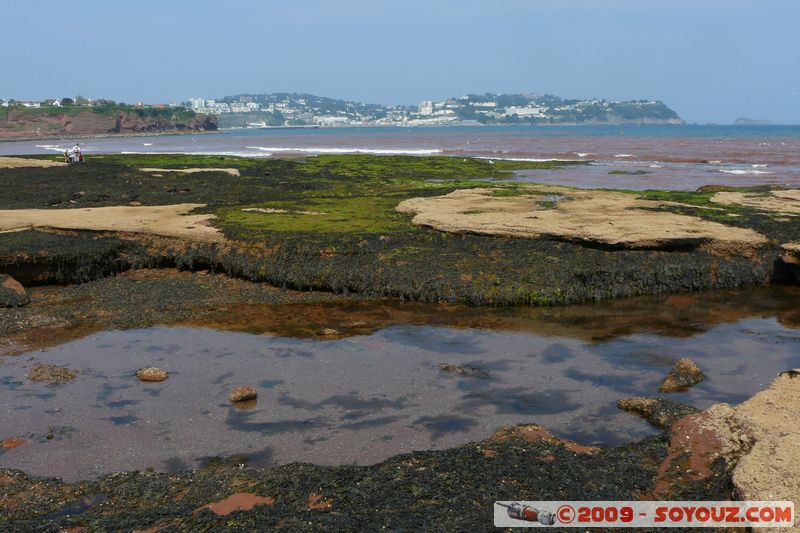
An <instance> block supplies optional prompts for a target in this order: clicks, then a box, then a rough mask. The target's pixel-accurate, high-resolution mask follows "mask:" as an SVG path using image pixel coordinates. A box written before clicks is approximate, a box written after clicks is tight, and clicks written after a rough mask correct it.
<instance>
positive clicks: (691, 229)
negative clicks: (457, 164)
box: [397, 187, 767, 253]
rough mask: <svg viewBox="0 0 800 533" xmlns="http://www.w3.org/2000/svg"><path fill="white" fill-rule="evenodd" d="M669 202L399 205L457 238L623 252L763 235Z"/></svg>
mask: <svg viewBox="0 0 800 533" xmlns="http://www.w3.org/2000/svg"><path fill="white" fill-rule="evenodd" d="M662 205H669V203H667V202H658V201H652V200H643V199H639V198H637V197H636V196H634V195H631V194H626V193H617V192H609V191H599V190H574V189H565V188H561V187H538V188H536V189H531V194H526V195H522V196H493V190H492V189H483V188H479V189H460V190H456V191H453V192H451V193H450V194H446V195H444V196H436V197H430V198H412V199H410V200H405V201H403V202H401V203H400V204H399V205H398V206H397V211H398V212H400V213H407V214H414V215H415V216H414V218H413V219H412V223H413V224H415V225H419V226H429V227H432V228H435V229H438V230H441V231H448V232H452V233H478V234H485V235H508V236H516V237H532V238H536V237H549V238H556V239H563V240H567V241H573V242H584V243H601V244H605V245H613V246H620V247H625V248H658V247H667V246H670V245H676V244H697V245H699V244H704V243H710V244H712V245H713V244H718V245H721V246H722V248H724V249H727V250H728V251H732V252H734V253H746V252H745V251H743V250H739V251H738V252H737V251H736V250H731V248H733V247H732V246H731V245H734V246H735V247H739V248H747V249H752V247H757V246H761V245H762V244H764V243H765V242H766V240H767V239H766V237H764V236H763V235H761V234H759V233H757V232H755V231H753V230H750V229H744V228H735V227H731V226H725V225H723V224H719V223H717V222H711V221H708V220H703V219H701V218H699V217H694V216H689V215H681V214H676V213H670V212H666V211H656V210H653V209H655V208H658V207H659V206H662Z"/></svg>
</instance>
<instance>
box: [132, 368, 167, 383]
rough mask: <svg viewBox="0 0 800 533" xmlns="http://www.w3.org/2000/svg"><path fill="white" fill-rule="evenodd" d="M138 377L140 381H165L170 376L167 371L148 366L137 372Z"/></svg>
mask: <svg viewBox="0 0 800 533" xmlns="http://www.w3.org/2000/svg"><path fill="white" fill-rule="evenodd" d="M136 377H137V378H139V381H164V380H165V379H167V377H169V376H168V375H167V372H166V371H165V370H162V369H160V368H157V367H154V366H148V367H146V368H140V369H139V370H137V371H136Z"/></svg>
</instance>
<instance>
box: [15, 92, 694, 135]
mask: <svg viewBox="0 0 800 533" xmlns="http://www.w3.org/2000/svg"><path fill="white" fill-rule="evenodd" d="M13 109H16V110H18V111H17V113H16V114H17V115H19V113H20V112H24V111H26V110H27V111H28V112H35V113H37V114H42V113H45V114H48V115H57V114H60V113H66V112H71V113H75V112H79V111H80V110H81V109H83V110H86V111H92V112H94V113H106V114H108V113H113V112H116V111H119V110H124V111H127V112H136V110H147V111H164V112H170V110H171V111H172V112H174V113H187V112H188V113H195V114H200V115H207V116H209V117H215V119H212V120H216V123H217V125H218V127H219V128H223V129H235V128H269V127H356V126H448V125H474V126H480V125H492V124H542V125H544V124H683V120H681V118H680V117H679V116H678V115H677V113H675V112H674V111H673V110H672V109H670V108H669V107H667V106H666V105H665V104H664V103H663V102H660V101H656V100H630V101H624V102H615V101H608V100H601V99H584V100H568V99H563V98H559V97H557V96H553V95H546V94H545V95H536V94H491V93H486V94H482V95H477V94H468V95H465V96H461V97H458V98H448V99H446V100H441V101H434V100H425V101H422V102H420V103H419V104H418V105H416V106H406V105H398V106H384V105H379V104H364V103H360V102H354V101H349V100H341V99H336V98H327V97H323V96H315V95H311V94H297V93H273V94H240V95H235V96H226V97H223V98H218V99H206V98H189V99H188V100H187V101H185V102H181V103H171V104H164V103H155V104H145V103H142V102H138V103H136V104H122V103H118V102H114V101H112V100H105V99H97V100H91V99H89V98H85V97H82V96H77V97H74V98H73V97H68V98H51V99H47V100H42V101H27V100H12V99H9V100H4V99H0V118H2V116H6V117H7V118H8V117H10V116H12V114H11V113H9V111H10V110H13ZM140 112H143V111H140Z"/></svg>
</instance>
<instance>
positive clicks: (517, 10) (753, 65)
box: [0, 0, 800, 124]
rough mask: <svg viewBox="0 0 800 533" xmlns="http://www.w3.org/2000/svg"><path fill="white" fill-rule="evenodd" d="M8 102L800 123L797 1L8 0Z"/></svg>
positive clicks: (3, 46)
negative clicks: (666, 114)
mask: <svg viewBox="0 0 800 533" xmlns="http://www.w3.org/2000/svg"><path fill="white" fill-rule="evenodd" d="M1 17H2V31H0V50H2V57H3V59H2V63H3V68H2V76H0V98H2V97H4V98H18V99H23V98H31V99H43V98H50V97H61V96H66V95H76V94H81V95H85V96H89V97H92V98H112V99H116V100H122V101H126V102H135V101H139V100H141V101H146V102H172V101H183V100H186V99H187V98H189V97H192V96H204V97H206V98H213V97H219V96H224V95H228V94H236V93H242V92H277V91H290V92H295V91H296V92H310V93H315V94H319V95H323V96H333V97H340V98H347V99H353V100H360V101H365V102H376V103H383V104H413V103H416V102H418V101H420V100H423V99H428V98H433V99H439V98H445V97H448V96H459V95H462V94H465V93H472V92H474V93H482V92H538V93H543V92H547V93H552V94H557V95H559V96H564V97H601V98H607V99H615V100H620V99H631V98H647V99H650V98H652V99H660V100H663V101H665V102H666V103H667V104H668V105H670V106H671V107H672V108H673V109H675V110H676V111H677V112H678V113H679V114H680V115H681V116H682V117H683V118H685V119H686V120H688V121H691V122H701V123H702V122H707V121H713V122H719V123H728V122H731V121H733V120H735V119H736V118H738V117H740V116H746V117H750V118H758V119H770V120H773V121H775V122H778V123H794V124H799V123H800V68H798V64H799V63H800V59H799V58H800V31H798V25H800V0H494V1H491V2H490V1H488V0H483V1H476V0H456V1H453V0H427V1H419V0H404V1H396V2H385V1H381V0H335V1H332V0H328V1H323V0H292V1H271V0H262V1H257V0H227V1H224V2H223V1H211V0H171V1H170V0H159V1H154V0H139V1H136V2H131V1H124V0H118V1H113V2H109V1H108V0H106V1H99V0H71V1H69V2H65V1H63V0H62V1H58V2H55V1H51V0H38V1H36V2H30V1H26V0H4V1H3V6H2V15H1Z"/></svg>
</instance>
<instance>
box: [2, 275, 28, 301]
mask: <svg viewBox="0 0 800 533" xmlns="http://www.w3.org/2000/svg"><path fill="white" fill-rule="evenodd" d="M29 302H30V298H28V293H27V291H25V287H23V286H22V285H21V284H20V282H19V281H17V280H15V279H14V278H12V277H11V276H9V275H7V274H0V307H19V306H22V305H25V304H27V303H29Z"/></svg>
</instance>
